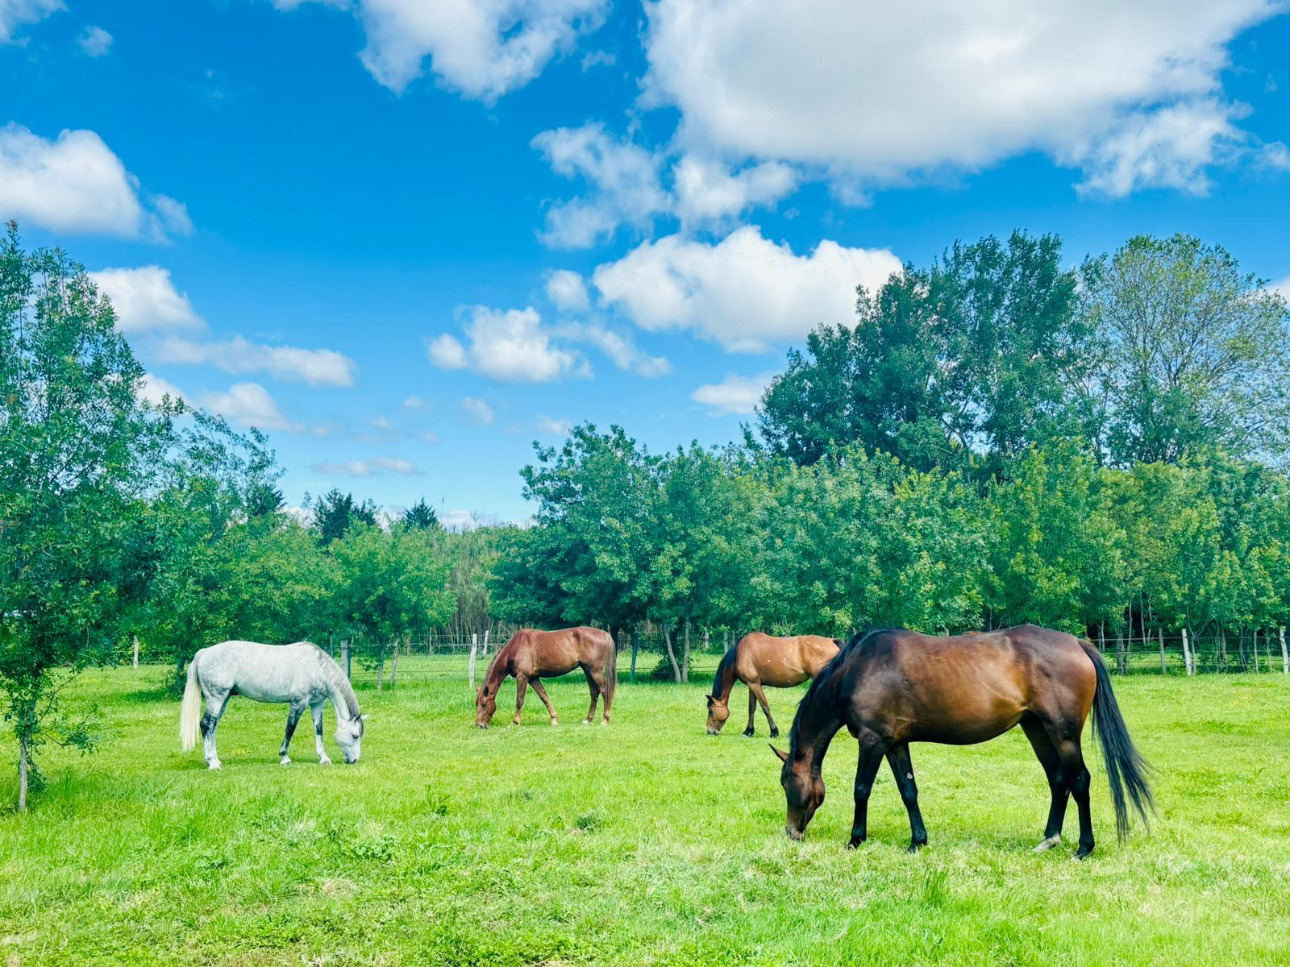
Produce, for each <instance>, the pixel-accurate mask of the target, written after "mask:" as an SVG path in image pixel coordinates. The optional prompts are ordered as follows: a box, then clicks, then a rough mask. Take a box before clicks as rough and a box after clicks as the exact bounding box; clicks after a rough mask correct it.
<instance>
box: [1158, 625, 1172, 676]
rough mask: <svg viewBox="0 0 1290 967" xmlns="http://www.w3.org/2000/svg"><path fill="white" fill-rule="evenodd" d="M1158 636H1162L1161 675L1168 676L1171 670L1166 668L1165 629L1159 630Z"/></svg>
mask: <svg viewBox="0 0 1290 967" xmlns="http://www.w3.org/2000/svg"><path fill="white" fill-rule="evenodd" d="M1156 634H1157V635H1159V636H1160V674H1162V675H1168V674H1169V669H1168V668H1166V667H1165V629H1164V628H1157V629H1156Z"/></svg>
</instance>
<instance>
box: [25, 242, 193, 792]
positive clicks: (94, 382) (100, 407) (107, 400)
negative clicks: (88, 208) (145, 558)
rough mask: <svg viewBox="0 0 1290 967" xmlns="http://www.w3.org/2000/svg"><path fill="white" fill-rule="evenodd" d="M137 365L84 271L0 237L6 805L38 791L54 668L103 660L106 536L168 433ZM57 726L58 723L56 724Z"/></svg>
mask: <svg viewBox="0 0 1290 967" xmlns="http://www.w3.org/2000/svg"><path fill="white" fill-rule="evenodd" d="M143 375H144V374H143V369H142V367H141V366H140V365H139V363H138V361H137V360H136V359H135V358H134V355H133V353H132V352H131V351H130V347H129V345H128V344H127V343H126V341H125V339H124V338H123V337H122V335H121V334H120V333H119V332H118V331H117V329H116V328H115V319H114V316H113V313H112V308H111V306H110V305H109V304H108V302H107V300H106V299H103V298H101V297H100V296H99V294H98V292H97V291H96V290H95V288H94V285H93V283H92V282H91V281H90V280H89V277H88V276H87V275H86V273H85V271H84V269H83V268H82V267H81V266H80V265H78V264H76V263H75V262H72V261H71V260H70V259H69V258H68V257H67V256H66V255H64V254H63V253H61V252H58V251H52V252H51V251H43V250H41V251H36V252H31V253H28V252H24V251H23V250H22V247H21V244H20V241H19V238H18V231H17V226H16V225H15V224H13V223H12V222H11V223H10V224H9V225H8V231H7V235H6V236H5V238H4V240H3V242H0V701H2V702H3V706H2V707H3V711H4V717H5V720H6V721H7V722H8V723H10V725H11V727H12V728H13V730H14V733H15V736H16V737H17V740H18V774H19V780H18V808H19V809H20V810H21V809H25V808H26V804H27V795H28V789H29V787H35V788H37V789H38V788H40V785H41V777H40V773H39V771H38V770H37V769H36V768H35V765H34V762H33V759H32V756H33V754H34V753H35V752H37V751H38V749H39V746H40V744H41V743H42V742H43V741H45V740H46V739H49V738H51V737H52V738H54V739H55V740H59V741H66V742H71V743H73V744H77V745H80V746H82V747H84V746H86V745H87V744H88V742H89V735H88V733H87V732H86V731H85V730H84V729H82V728H79V727H76V726H68V725H66V723H65V721H63V720H61V719H60V718H59V706H58V695H59V688H60V687H61V684H62V683H63V681H64V676H63V674H62V673H63V672H68V673H73V672H75V671H76V670H77V669H79V668H82V667H83V666H85V665H86V664H88V663H91V662H95V661H101V660H107V659H109V658H110V657H111V656H112V652H113V644H114V638H115V637H116V636H117V635H119V634H120V627H119V625H118V624H117V621H116V619H118V618H119V616H120V613H121V599H120V596H119V594H118V589H117V581H116V578H117V577H118V572H117V567H116V563H117V560H118V545H119V541H120V540H121V539H122V537H123V536H124V535H125V533H126V530H127V528H126V524H127V522H128V521H129V520H130V519H131V515H132V514H133V513H135V512H136V511H137V509H138V507H139V501H140V500H141V498H142V497H143V496H144V494H145V492H146V490H147V488H148V485H149V481H150V479H151V469H152V467H154V466H155V465H156V463H157V461H158V460H159V459H160V457H161V455H162V453H163V451H164V449H165V446H166V444H167V441H168V439H169V436H170V432H171V422H170V419H169V416H170V414H171V413H172V412H173V410H171V409H165V408H163V409H161V410H153V409H151V408H150V407H148V406H147V405H146V404H144V403H142V402H140V399H139V390H140V381H141V380H142V378H143ZM60 722H61V723H62V724H61V725H60Z"/></svg>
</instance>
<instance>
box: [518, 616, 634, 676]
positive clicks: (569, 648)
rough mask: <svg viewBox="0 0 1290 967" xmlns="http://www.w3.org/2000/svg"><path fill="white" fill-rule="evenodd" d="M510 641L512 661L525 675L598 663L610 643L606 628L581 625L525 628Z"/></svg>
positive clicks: (548, 673) (550, 673)
mask: <svg viewBox="0 0 1290 967" xmlns="http://www.w3.org/2000/svg"><path fill="white" fill-rule="evenodd" d="M521 636H523V637H521ZM513 641H514V644H515V654H514V656H513V657H512V659H511V662H512V665H513V667H514V668H515V669H517V670H519V671H521V672H523V673H524V674H526V675H529V676H534V675H538V676H556V675H564V674H567V673H569V672H571V671H573V670H574V669H575V668H577V667H578V666H579V665H583V664H588V665H595V666H597V667H599V666H600V665H603V664H604V661H605V656H606V655H607V654H608V649H610V648H612V647H613V639H612V638H611V637H610V636H609V633H608V632H605V631H601V630H600V629H598V628H589V627H585V626H579V627H576V628H561V629H559V630H557V631H536V630H533V629H528V628H526V629H525V630H524V631H522V632H519V633H517V635H516V637H515V639H513Z"/></svg>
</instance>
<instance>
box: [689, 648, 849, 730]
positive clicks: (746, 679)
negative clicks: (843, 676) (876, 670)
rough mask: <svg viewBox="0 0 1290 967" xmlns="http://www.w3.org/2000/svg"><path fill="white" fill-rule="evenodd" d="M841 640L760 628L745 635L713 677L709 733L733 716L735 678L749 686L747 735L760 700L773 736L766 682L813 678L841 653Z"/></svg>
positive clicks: (787, 683) (784, 684)
mask: <svg viewBox="0 0 1290 967" xmlns="http://www.w3.org/2000/svg"><path fill="white" fill-rule="evenodd" d="M841 644H842V642H840V641H838V640H837V639H836V638H821V637H820V636H819V635H794V636H793V637H791V638H773V637H771V636H770V635H763V634H762V633H761V632H760V631H754V632H753V633H752V634H749V635H744V636H743V637H742V638H740V639H739V643H738V644H737V645H735V646H734V647H733V648H731V649H730V650H729V651H727V652H726V653H725V656H724V657H723V658H722V659H721V664H720V665H718V666H717V674H716V677H715V678H714V679H713V680H712V694H711V695H709V696H708V735H716V734H717V733H718V732H720V731H721V727H722V726H723V725H725V724H726V719H728V718H730V694H731V693H732V692H733V691H734V689H735V682H736V681H740V682H743V683H744V684H745V685H747V686H748V728H746V729H744V735H752V734H753V731H754V727H755V725H756V719H757V704H758V703H759V702H760V703H761V710H762V711H763V712H764V713H765V714H766V722H767V724H769V725H770V737H771V738H772V739H773V738H775V737H776V736H777V735H779V728H778V727H777V726H776V725H775V720H774V719H773V718H771V714H770V705H769V703H767V701H766V693H765V692H763V691H762V690H761V687H762V686H763V685H769V686H771V687H772V688H792V687H793V686H794V685H800V684H802V682H804V681H806V680H808V679H811V678H814V677H815V673H816V672H818V671H819V670H820V669H821V668H823V667H824V666H825V665H827V664H828V663H829V661H830V660H831V659H832V658H833V656H834V655H836V654H837V653H838V647H839V646H840V645H841Z"/></svg>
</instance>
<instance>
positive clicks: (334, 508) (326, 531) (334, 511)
mask: <svg viewBox="0 0 1290 967" xmlns="http://www.w3.org/2000/svg"><path fill="white" fill-rule="evenodd" d="M306 505H307V506H308V508H309V510H311V511H312V512H313V529H314V533H315V534H317V535H318V541H319V543H320V544H322V545H323V546H324V547H326V546H327V545H328V544H330V543H331V542H332V541H335V540H340V538H342V537H344V536H345V535H346V534H348V533H349V530H350V528H351V527H354V526H356V525H359V524H365V525H366V526H368V527H375V526H376V504H375V503H373V502H372V501H371V500H365V501H362V502H361V503H360V502H359V501H356V500H355V499H354V495H353V494H342V493H341V492H340V491H339V490H335V489H333V490H330V491H328V492H327V493H325V494H323V495H322V496H321V497H318V498H317V499H316V500H312V501H311V500H306Z"/></svg>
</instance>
